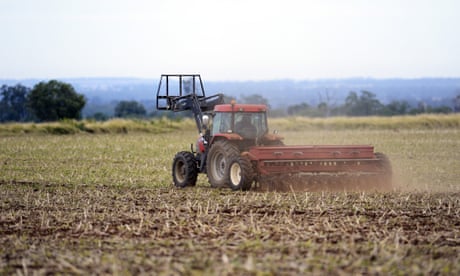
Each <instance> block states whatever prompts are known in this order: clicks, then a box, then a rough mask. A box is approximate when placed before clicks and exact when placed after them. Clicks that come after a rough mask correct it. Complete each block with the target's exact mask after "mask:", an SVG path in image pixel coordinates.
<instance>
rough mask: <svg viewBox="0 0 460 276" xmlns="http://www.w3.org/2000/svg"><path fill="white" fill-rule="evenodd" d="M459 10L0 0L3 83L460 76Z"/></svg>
mask: <svg viewBox="0 0 460 276" xmlns="http://www.w3.org/2000/svg"><path fill="white" fill-rule="evenodd" d="M459 11H460V1H457V0H433V1H427V0H418V1H416V0H399V1H395V0H382V1H381V0H375V1H365V0H348V1H340V0H324V1H311V0H304V1H296V0H283V1H274V0H263V1H262V0H233V1H230V0H220V1H212V0H194V1H181V0H165V1H163V0H157V1H148V0H145V1H143V0H126V1H125V0H0V34H1V36H2V39H1V43H0V78H18V79H20V78H70V77H140V78H154V79H156V78H158V77H159V75H160V74H161V73H201V74H202V75H203V77H204V78H205V79H211V80H263V79H285V78H289V79H317V78H344V77H374V78H393V77H396V78H418V77H460V28H459V26H460V16H459Z"/></svg>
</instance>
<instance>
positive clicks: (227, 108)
mask: <svg viewBox="0 0 460 276" xmlns="http://www.w3.org/2000/svg"><path fill="white" fill-rule="evenodd" d="M214 111H215V112H266V111H267V106H266V105H263V104H219V105H216V106H214Z"/></svg>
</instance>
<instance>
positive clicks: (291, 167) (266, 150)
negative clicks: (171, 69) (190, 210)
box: [156, 74, 391, 190]
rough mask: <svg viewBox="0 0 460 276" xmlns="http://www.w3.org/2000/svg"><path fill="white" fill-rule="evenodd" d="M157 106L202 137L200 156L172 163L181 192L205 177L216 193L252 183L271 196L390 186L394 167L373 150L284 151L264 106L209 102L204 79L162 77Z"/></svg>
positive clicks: (218, 98) (217, 98)
mask: <svg viewBox="0 0 460 276" xmlns="http://www.w3.org/2000/svg"><path fill="white" fill-rule="evenodd" d="M156 106H157V109H158V110H171V111H176V112H178V111H191V112H192V114H193V117H194V118H195V122H196V125H197V128H198V132H199V134H200V136H199V138H198V141H197V143H196V150H193V145H192V148H191V150H190V151H181V152H178V153H177V154H176V156H175V157H174V161H173V165H172V177H173V181H174V185H175V186H177V187H186V186H194V185H195V184H196V181H197V176H198V174H199V173H205V174H207V176H208V179H209V182H210V184H211V186H212V187H219V188H221V187H230V188H231V189H233V190H249V189H250V188H251V187H252V185H253V183H258V186H259V187H260V188H263V189H268V190H271V189H273V190H274V189H280V188H281V189H283V188H284V189H287V188H290V189H292V188H293V187H294V188H295V189H299V188H301V189H302V188H305V189H304V190H308V189H309V188H310V187H313V186H315V185H316V186H319V188H321V187H322V186H324V187H326V186H327V185H329V186H330V185H332V186H334V185H339V188H340V187H341V186H345V185H350V183H351V184H352V185H353V186H354V187H357V185H358V186H359V184H360V183H361V184H362V183H363V181H364V182H366V186H369V185H368V184H372V186H373V187H374V188H377V189H380V188H388V187H390V186H391V165H390V162H389V160H388V159H387V158H386V156H385V155H383V154H380V153H374V148H373V146H369V145H346V146H344V145H340V146H330V145H321V146H320V145H308V146H286V145H284V144H283V142H282V139H283V138H282V137H281V136H279V135H277V134H275V133H269V129H268V124H267V107H266V106H265V105H260V104H236V103H234V102H232V103H230V104H225V103H224V100H223V95H222V94H216V95H213V96H210V97H206V95H205V91H204V86H203V82H202V80H201V77H200V75H196V74H187V75H184V74H176V75H162V76H161V79H160V82H159V85H158V90H157V102H156ZM345 179H346V181H345ZM345 182H346V183H345Z"/></svg>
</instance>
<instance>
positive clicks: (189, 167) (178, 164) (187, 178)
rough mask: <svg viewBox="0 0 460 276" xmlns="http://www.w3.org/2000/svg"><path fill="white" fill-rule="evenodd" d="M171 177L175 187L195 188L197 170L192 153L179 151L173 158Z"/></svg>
mask: <svg viewBox="0 0 460 276" xmlns="http://www.w3.org/2000/svg"><path fill="white" fill-rule="evenodd" d="M172 176H173V181H174V186H176V187H180V188H184V187H187V186H195V184H196V179H197V177H198V168H197V166H196V161H195V156H194V155H193V153H191V152H188V151H181V152H178V153H177V154H176V156H174V161H173V165H172Z"/></svg>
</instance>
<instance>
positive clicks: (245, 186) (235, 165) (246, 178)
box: [229, 156, 254, 191]
mask: <svg viewBox="0 0 460 276" xmlns="http://www.w3.org/2000/svg"><path fill="white" fill-rule="evenodd" d="M253 181H254V170H253V169H252V164H251V161H249V159H248V158H246V157H242V156H240V157H236V158H233V159H232V160H230V166H229V183H230V188H232V190H234V191H236V190H242V191H247V190H249V189H251V185H252V182H253Z"/></svg>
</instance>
